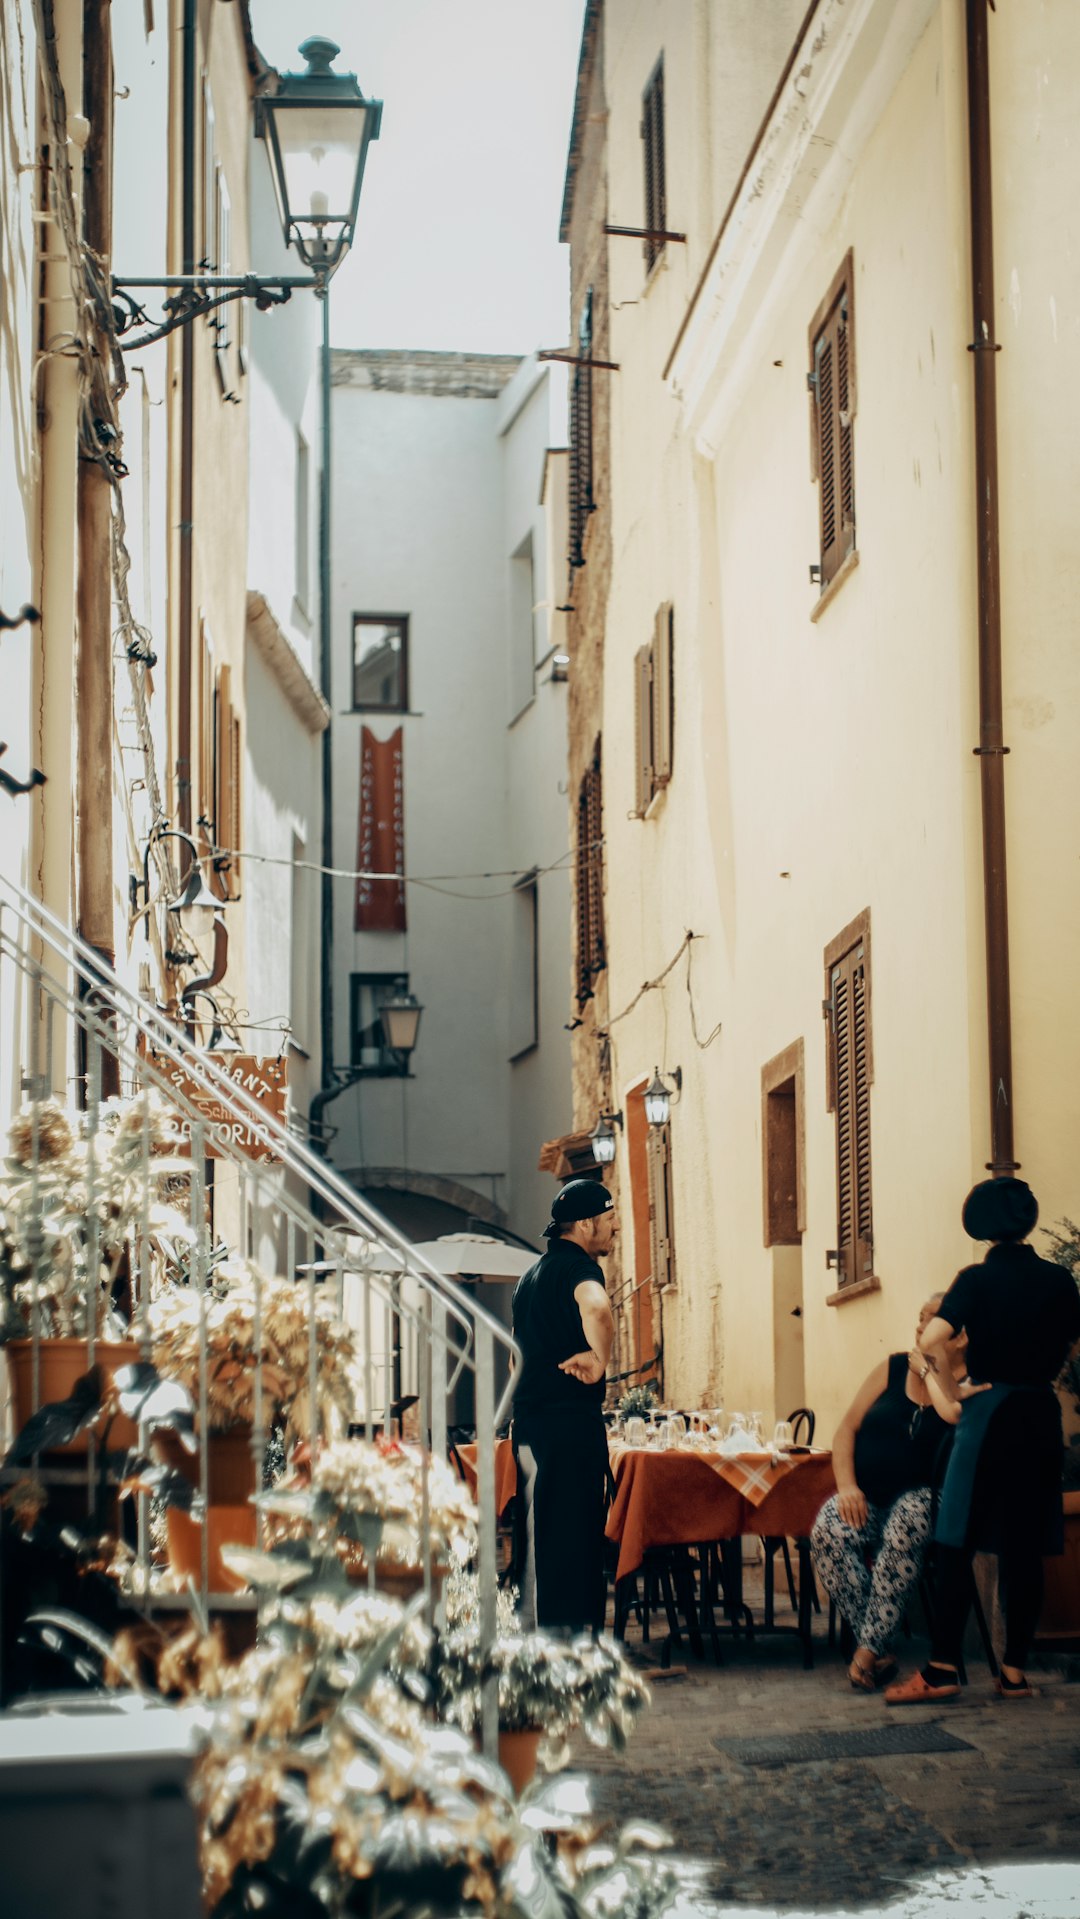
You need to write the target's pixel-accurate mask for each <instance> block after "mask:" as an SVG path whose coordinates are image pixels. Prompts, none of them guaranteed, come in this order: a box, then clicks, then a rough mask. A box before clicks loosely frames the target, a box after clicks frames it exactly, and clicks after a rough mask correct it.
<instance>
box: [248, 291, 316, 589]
mask: <svg viewBox="0 0 1080 1919" xmlns="http://www.w3.org/2000/svg"><path fill="white" fill-rule="evenodd" d="M241 304H243V302H241ZM296 602H297V605H298V606H299V607H300V608H301V609H302V611H303V612H305V613H306V612H307V610H308V608H309V606H310V605H311V448H310V447H309V446H308V443H307V441H306V440H305V438H304V436H303V434H302V433H298V434H297V436H296Z"/></svg>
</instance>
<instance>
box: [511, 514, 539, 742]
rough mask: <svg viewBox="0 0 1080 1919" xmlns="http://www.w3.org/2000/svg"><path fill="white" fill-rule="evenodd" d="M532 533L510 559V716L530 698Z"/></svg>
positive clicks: (533, 647) (533, 602) (533, 642)
mask: <svg viewBox="0 0 1080 1919" xmlns="http://www.w3.org/2000/svg"><path fill="white" fill-rule="evenodd" d="M535 606H536V586H535V581H534V579H533V544H532V534H531V533H527V534H526V535H525V538H524V539H523V540H522V542H521V545H520V546H519V547H518V550H517V552H516V553H515V554H514V555H513V558H512V559H511V561H510V718H511V719H512V720H514V719H516V718H517V716H518V714H519V713H523V712H524V710H525V708H526V707H527V706H528V704H529V702H530V700H531V699H532V697H533V693H534V691H535V687H534V685H533V671H534V664H535V660H536V640H535V631H534V608H535Z"/></svg>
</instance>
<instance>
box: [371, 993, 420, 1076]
mask: <svg viewBox="0 0 1080 1919" xmlns="http://www.w3.org/2000/svg"><path fill="white" fill-rule="evenodd" d="M423 1010H424V1009H423V1007H422V1006H421V1004H420V1002H419V1000H418V999H417V997H416V995H415V993H403V992H400V991H398V992H396V993H394V994H393V996H392V997H391V998H390V999H387V1000H384V1001H383V1003H382V1005H381V1006H380V1008H379V1018H380V1019H381V1021H382V1030H383V1039H384V1040H385V1041H386V1044H387V1047H388V1048H389V1050H390V1052H391V1053H396V1054H397V1056H398V1060H399V1062H400V1065H401V1070H402V1072H403V1073H404V1072H406V1071H407V1070H408V1065H409V1057H410V1055H411V1054H412V1053H413V1051H414V1050H415V1047H416V1040H417V1035H418V1033H419V1031H420V1015H421V1013H422V1012H423Z"/></svg>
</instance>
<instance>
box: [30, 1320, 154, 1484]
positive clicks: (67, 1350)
mask: <svg viewBox="0 0 1080 1919" xmlns="http://www.w3.org/2000/svg"><path fill="white" fill-rule="evenodd" d="M4 1351H5V1352H6V1353H7V1358H8V1366H9V1368H10V1378H11V1397H12V1411H13V1417H14V1424H15V1430H16V1432H21V1431H22V1429H23V1427H24V1426H25V1424H26V1422H27V1420H28V1419H29V1418H30V1415H31V1413H32V1412H34V1411H35V1407H34V1342H33V1340H32V1339H11V1340H9V1341H8V1343H7V1345H6V1346H5V1348H4ZM38 1352H39V1356H40V1371H39V1374H38V1405H39V1406H48V1405H51V1404H53V1403H54V1402H55V1401H56V1400H61V1399H70V1397H71V1393H72V1389H73V1387H74V1385H75V1381H76V1380H77V1379H81V1378H82V1376H83V1374H84V1373H85V1372H87V1371H88V1370H89V1366H90V1358H89V1347H88V1345H87V1342H86V1340H85V1339H43V1340H41V1341H40V1342H39V1345H38ZM138 1357H139V1348H138V1346H137V1344H136V1342H135V1341H134V1340H133V1339H99V1340H97V1341H96V1342H95V1344H94V1364H95V1366H100V1367H101V1369H102V1371H103V1372H104V1373H105V1374H107V1376H108V1377H109V1379H111V1378H112V1376H113V1374H114V1373H116V1372H118V1371H119V1369H120V1367H121V1366H131V1365H133V1364H134V1363H135V1361H136V1360H137V1359H138ZM106 1427H108V1434H107V1436H106ZM91 1432H93V1435H94V1438H95V1440H96V1442H97V1443H98V1445H100V1444H101V1443H102V1441H103V1440H106V1437H107V1444H108V1448H109V1451H110V1452H116V1453H119V1452H127V1450H128V1448H129V1447H131V1446H134V1445H136V1444H137V1443H138V1438H139V1429H138V1427H137V1426H136V1425H135V1424H134V1423H133V1422H132V1421H131V1420H130V1419H127V1418H125V1417H124V1415H123V1414H122V1413H117V1415H116V1417H115V1418H114V1419H113V1420H112V1422H111V1424H110V1423H109V1421H108V1420H107V1419H106V1418H105V1417H104V1416H103V1417H102V1418H101V1419H99V1420H98V1421H97V1422H96V1424H95V1425H94V1426H93V1427H88V1428H87V1429H86V1431H85V1432H81V1433H79V1434H77V1436H76V1437H75V1438H74V1439H72V1440H70V1441H69V1442H68V1444H67V1445H66V1446H51V1447H50V1448H49V1451H50V1453H51V1454H56V1455H63V1456H65V1457H70V1456H74V1455H84V1454H85V1453H86V1452H87V1451H88V1449H89V1442H90V1433H91Z"/></svg>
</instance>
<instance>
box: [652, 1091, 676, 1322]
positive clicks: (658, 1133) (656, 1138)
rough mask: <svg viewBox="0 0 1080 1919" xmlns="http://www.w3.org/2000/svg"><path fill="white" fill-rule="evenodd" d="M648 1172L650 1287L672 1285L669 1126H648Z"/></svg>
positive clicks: (673, 1238)
mask: <svg viewBox="0 0 1080 1919" xmlns="http://www.w3.org/2000/svg"><path fill="white" fill-rule="evenodd" d="M645 1150H646V1155H647V1161H648V1168H649V1246H650V1255H651V1261H652V1282H653V1285H654V1286H656V1287H659V1288H660V1289H661V1290H663V1288H664V1287H666V1286H674V1284H675V1206H674V1198H673V1193H672V1184H671V1125H670V1122H669V1123H668V1124H667V1125H666V1126H650V1127H649V1130H648V1135H647V1138H646V1143H645Z"/></svg>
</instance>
